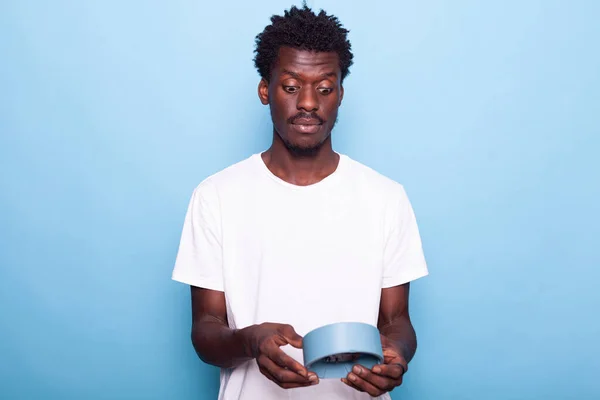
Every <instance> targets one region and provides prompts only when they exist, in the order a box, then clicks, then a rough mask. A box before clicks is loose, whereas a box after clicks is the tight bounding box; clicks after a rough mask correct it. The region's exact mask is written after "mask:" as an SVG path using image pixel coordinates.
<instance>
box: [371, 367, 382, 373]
mask: <svg viewBox="0 0 600 400" xmlns="http://www.w3.org/2000/svg"><path fill="white" fill-rule="evenodd" d="M373 372H375V373H376V374H380V373H381V368H379V367H373Z"/></svg>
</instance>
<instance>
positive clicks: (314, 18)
mask: <svg viewBox="0 0 600 400" xmlns="http://www.w3.org/2000/svg"><path fill="white" fill-rule="evenodd" d="M348 32H349V31H348V30H347V29H345V28H344V27H342V24H341V23H340V21H339V20H338V18H337V17H335V16H333V15H327V14H326V13H325V11H323V10H321V11H320V12H319V14H315V13H314V12H313V11H312V10H311V9H310V8H309V7H308V6H307V5H306V3H304V5H303V6H302V8H297V7H296V6H292V7H291V8H290V10H289V11H285V13H284V15H283V16H280V15H273V16H272V17H271V25H268V26H267V27H265V29H264V30H263V31H262V32H261V33H259V34H258V35H257V36H256V40H255V42H256V48H255V50H254V52H255V53H256V56H255V57H254V66H255V67H256V69H257V70H258V73H259V74H260V76H261V77H262V78H263V79H265V80H266V81H267V82H268V81H269V80H270V78H271V68H272V67H273V64H274V63H275V61H276V60H277V56H278V54H279V49H280V48H281V47H293V48H297V49H302V50H312V51H319V52H330V51H334V52H336V53H337V54H338V56H339V60H340V69H341V72H342V79H341V80H342V81H343V80H344V78H346V76H348V74H349V73H350V66H351V65H352V63H353V61H352V60H353V58H354V56H353V54H352V51H351V48H352V46H351V44H350V41H349V40H348V37H347V36H348Z"/></svg>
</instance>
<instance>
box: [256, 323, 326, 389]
mask: <svg viewBox="0 0 600 400" xmlns="http://www.w3.org/2000/svg"><path fill="white" fill-rule="evenodd" d="M244 331H245V335H246V339H247V340H248V343H249V344H250V352H251V355H252V357H253V358H255V359H256V363H257V364H258V367H259V370H260V372H261V373H262V374H263V375H264V376H266V377H267V378H268V379H269V380H271V381H273V382H275V383H276V384H277V385H279V386H280V387H282V388H284V389H291V388H297V387H304V386H310V385H316V384H317V383H319V378H318V377H317V375H316V374H314V373H313V372H309V371H308V370H307V369H306V368H305V367H304V366H303V365H302V364H300V363H299V362H297V361H296V360H294V359H293V358H292V357H290V356H288V355H287V354H286V353H285V352H284V351H283V350H281V349H280V347H281V346H284V345H287V344H289V345H292V346H293V347H295V348H297V349H301V348H302V336H300V335H298V334H297V333H296V331H295V330H294V328H292V327H291V326H290V325H284V324H274V323H264V324H260V325H253V326H251V327H248V328H246V329H245V330H244Z"/></svg>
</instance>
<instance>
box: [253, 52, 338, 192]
mask: <svg viewBox="0 0 600 400" xmlns="http://www.w3.org/2000/svg"><path fill="white" fill-rule="evenodd" d="M258 97H259V98H260V101H261V102H262V103H263V104H264V105H269V108H270V110H271V118H272V120H273V143H272V144H271V147H270V148H269V149H268V150H267V151H266V152H265V153H263V160H264V162H265V164H266V165H267V167H268V168H269V169H270V170H271V172H273V174H275V175H276V176H278V177H280V178H281V179H283V180H285V181H288V182H290V183H292V184H295V185H301V186H303V185H311V184H314V183H316V182H319V181H320V180H322V179H324V178H325V177H327V176H328V175H330V174H331V173H333V171H335V169H336V168H337V164H338V162H339V155H338V154H337V153H335V152H334V151H333V149H332V144H331V130H332V129H333V126H334V125H335V121H336V119H337V115H338V108H339V107H340V105H341V104H342V99H343V97H344V88H343V86H342V83H341V71H340V67H339V58H338V55H337V53H335V52H332V53H316V52H310V51H303V50H297V49H292V48H287V47H283V48H281V49H280V51H279V57H278V61H277V63H276V64H275V65H274V66H273V69H272V71H271V77H270V79H269V81H267V80H266V79H262V80H261V81H260V83H259V85H258ZM302 124H311V125H307V126H306V127H305V128H303V126H302ZM315 124H316V125H315Z"/></svg>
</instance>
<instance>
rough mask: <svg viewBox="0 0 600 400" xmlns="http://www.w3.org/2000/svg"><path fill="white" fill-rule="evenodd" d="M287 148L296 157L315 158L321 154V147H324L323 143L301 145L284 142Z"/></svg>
mask: <svg viewBox="0 0 600 400" xmlns="http://www.w3.org/2000/svg"><path fill="white" fill-rule="evenodd" d="M283 142H284V144H285V147H286V148H287V149H288V150H289V151H290V152H291V153H292V154H294V155H296V156H300V157H308V156H313V155H315V154H317V153H318V152H319V150H320V149H321V147H323V142H324V140H323V141H319V142H313V143H299V142H290V141H286V140H284V141H283Z"/></svg>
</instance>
